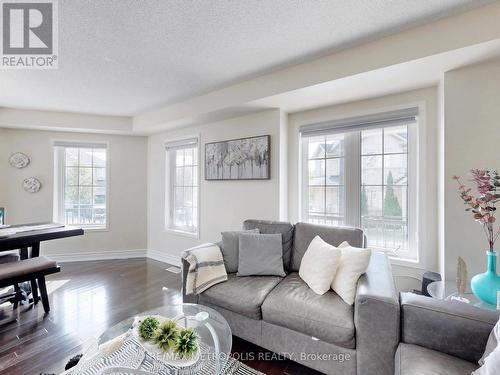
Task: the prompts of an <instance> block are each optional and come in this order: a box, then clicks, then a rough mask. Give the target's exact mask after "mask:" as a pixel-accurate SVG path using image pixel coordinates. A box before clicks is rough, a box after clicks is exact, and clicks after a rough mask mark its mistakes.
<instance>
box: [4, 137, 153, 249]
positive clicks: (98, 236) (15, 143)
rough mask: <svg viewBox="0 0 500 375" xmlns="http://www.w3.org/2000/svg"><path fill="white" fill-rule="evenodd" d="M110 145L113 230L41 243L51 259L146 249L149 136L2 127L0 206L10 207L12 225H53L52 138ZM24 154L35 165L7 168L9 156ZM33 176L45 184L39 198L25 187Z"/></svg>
mask: <svg viewBox="0 0 500 375" xmlns="http://www.w3.org/2000/svg"><path fill="white" fill-rule="evenodd" d="M54 139H64V140H81V141H107V142H109V150H108V152H109V154H108V155H109V174H110V181H109V191H110V197H109V216H108V217H109V230H108V231H87V232H86V233H85V235H84V236H80V237H74V238H68V239H63V240H55V241H47V242H45V243H42V245H41V251H42V253H44V254H50V255H60V254H62V255H67V254H68V253H69V254H76V253H78V254H80V255H82V254H84V253H86V252H98V253H104V252H111V251H123V250H136V249H138V250H143V251H144V249H146V245H147V241H146V232H147V229H146V228H147V215H146V192H147V190H146V181H147V176H146V166H147V165H146V157H147V138H145V137H131V136H119V135H98V134H81V133H61V132H46V131H36V130H13V129H0V146H2V145H3V147H0V173H1V174H0V190H1V191H0V206H4V207H6V210H7V220H8V223H9V224H21V223H29V222H47V221H52V213H53V212H52V210H53V190H52V189H53V176H54V175H53V172H54V166H53V147H52V140H54ZM15 151H21V152H24V153H26V154H27V155H29V156H30V158H31V163H30V164H29V166H28V167H26V168H23V169H15V168H13V167H11V166H10V165H8V158H9V155H10V154H12V153H13V152H15ZM30 176H34V177H36V178H38V179H39V180H40V181H41V183H42V189H41V190H40V192H38V193H36V194H30V193H27V192H25V191H24V190H23V189H22V187H21V183H22V181H23V179H24V178H26V177H30Z"/></svg>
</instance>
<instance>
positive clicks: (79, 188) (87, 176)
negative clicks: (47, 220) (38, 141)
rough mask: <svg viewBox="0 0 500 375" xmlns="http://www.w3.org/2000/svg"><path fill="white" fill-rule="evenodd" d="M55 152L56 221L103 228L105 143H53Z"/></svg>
mask: <svg viewBox="0 0 500 375" xmlns="http://www.w3.org/2000/svg"><path fill="white" fill-rule="evenodd" d="M54 155H55V157H54V160H55V172H56V173H54V176H55V184H54V186H55V189H54V194H55V197H54V202H55V207H54V216H55V217H56V218H57V221H58V222H61V223H64V224H67V225H76V226H81V227H84V228H94V229H103V228H106V227H107V222H108V220H107V213H108V209H107V201H108V197H107V195H108V194H107V169H108V168H107V148H106V144H85V143H67V142H55V147H54Z"/></svg>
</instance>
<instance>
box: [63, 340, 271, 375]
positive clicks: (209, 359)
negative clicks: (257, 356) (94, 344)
mask: <svg viewBox="0 0 500 375" xmlns="http://www.w3.org/2000/svg"><path fill="white" fill-rule="evenodd" d="M212 349H213V348H211V347H208V346H206V345H203V344H202V345H200V357H201V359H200V360H199V361H198V362H197V363H196V364H194V365H192V366H189V367H184V368H178V367H174V366H171V365H169V364H166V363H165V362H163V361H159V360H158V359H156V358H155V357H154V356H152V355H150V354H149V352H147V351H146V350H145V349H144V347H143V346H142V345H141V344H140V342H139V341H138V340H137V339H136V338H135V337H133V336H130V337H128V338H127V339H125V341H123V344H122V345H121V347H120V348H119V349H117V350H115V351H114V352H113V353H111V354H108V355H104V354H101V353H97V354H95V355H93V356H92V357H90V358H85V357H84V358H82V360H81V361H80V362H79V363H78V365H76V366H75V367H73V368H71V369H69V370H68V371H67V372H65V373H64V375H139V374H141V375H149V374H158V375H214V374H215V372H216V362H215V361H214V360H213V358H214V353H213V351H212ZM222 365H223V368H222V370H221V372H220V373H221V374H222V375H264V374H263V373H262V372H259V371H256V370H254V369H252V368H250V367H248V366H246V365H245V364H243V363H241V362H239V361H237V360H236V359H234V358H231V357H229V358H227V360H225V361H223V363H222Z"/></svg>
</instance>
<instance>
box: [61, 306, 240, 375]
mask: <svg viewBox="0 0 500 375" xmlns="http://www.w3.org/2000/svg"><path fill="white" fill-rule="evenodd" d="M147 316H162V317H165V318H168V319H172V320H175V321H176V323H177V324H178V325H180V326H182V327H190V328H193V329H194V330H195V332H196V334H197V336H198V343H199V355H198V356H197V359H196V362H195V363H193V364H191V365H189V366H184V367H181V366H175V365H172V364H171V363H164V362H162V361H158V358H157V357H155V356H154V355H153V354H151V353H149V352H146V350H145V349H144V347H143V346H142V345H140V340H138V339H136V338H134V337H132V338H131V336H132V335H130V332H131V331H132V327H133V325H134V321H136V318H137V317H141V318H144V317H147ZM124 337H128V338H127V339H125V340H124V339H123V338H124ZM120 340H121V341H120ZM123 340H124V341H123ZM116 342H118V344H117V343H116ZM231 346H232V333H231V328H230V327H229V325H228V323H227V321H226V320H225V319H224V317H223V316H222V315H221V314H219V313H218V312H217V311H215V310H214V309H211V308H209V307H207V306H203V305H197V304H180V305H171V306H164V307H159V308H156V309H152V310H149V311H144V312H141V313H139V314H136V315H135V316H131V317H129V318H127V319H125V320H123V321H121V322H119V323H118V324H116V325H114V326H112V327H111V328H108V329H107V330H106V331H105V332H103V333H102V334H101V335H100V336H99V338H98V339H97V341H96V343H95V345H93V347H92V348H91V349H89V351H88V352H86V353H85V355H84V357H83V358H82V360H81V361H80V363H79V364H78V366H77V367H76V368H75V371H76V372H74V374H86V373H89V374H108V373H109V374H165V375H174V374H175V375H191V374H207V375H208V374H214V375H218V374H220V373H221V372H222V371H223V369H224V367H225V366H226V363H227V360H228V358H229V356H230V354H231ZM110 347H112V349H111V350H110V349H109V348H110ZM106 348H108V349H106ZM111 352H112V353H113V354H110V353H111ZM101 353H105V355H102V354H101ZM72 370H73V369H72ZM69 374H71V375H73V372H72V371H70V372H68V375H69Z"/></svg>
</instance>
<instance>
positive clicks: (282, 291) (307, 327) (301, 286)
mask: <svg viewBox="0 0 500 375" xmlns="http://www.w3.org/2000/svg"><path fill="white" fill-rule="evenodd" d="M262 319H263V320H264V321H265V322H267V323H272V324H276V325H279V326H282V327H286V328H289V329H292V330H295V331H298V332H301V333H304V334H306V335H311V336H313V337H316V338H318V339H320V340H323V341H325V342H328V343H331V344H336V345H339V346H342V347H344V348H354V347H355V339H354V318H353V307H352V306H349V305H348V304H346V303H345V302H344V301H342V299H341V298H340V297H339V296H338V295H337V294H336V293H335V292H333V291H331V290H330V291H328V292H326V293H325V294H323V295H318V294H316V293H314V292H313V291H312V290H311V289H310V288H309V287H308V286H307V284H306V283H305V282H304V281H303V280H302V279H301V278H300V276H299V275H298V274H297V273H295V272H294V273H291V274H289V275H288V276H287V277H285V279H283V281H282V282H280V283H279V284H278V286H277V287H276V288H274V289H273V291H272V292H271V293H269V295H268V296H267V298H266V300H265V301H264V303H263V305H262Z"/></svg>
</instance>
